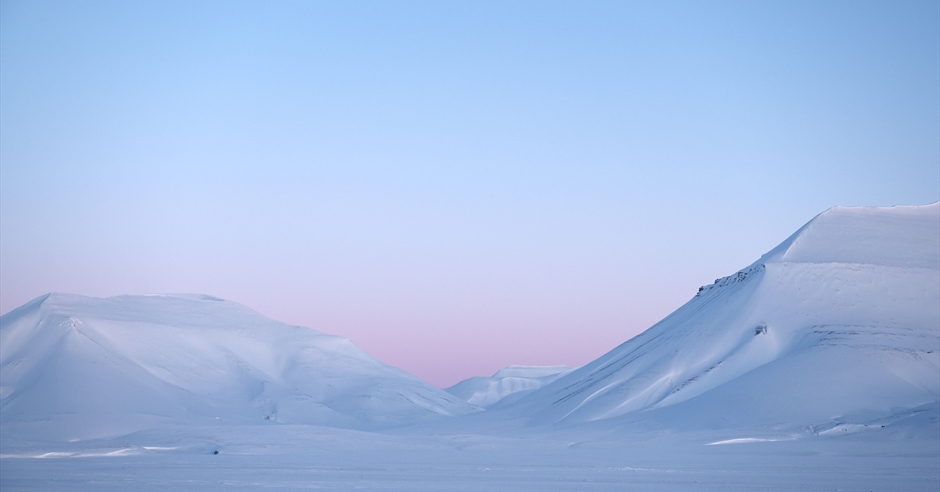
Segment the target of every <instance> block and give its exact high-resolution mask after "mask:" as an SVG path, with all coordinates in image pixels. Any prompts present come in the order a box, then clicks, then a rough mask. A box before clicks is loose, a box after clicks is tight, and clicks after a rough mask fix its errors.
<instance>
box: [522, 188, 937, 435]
mask: <svg viewBox="0 0 940 492" xmlns="http://www.w3.org/2000/svg"><path fill="white" fill-rule="evenodd" d="M938 400H940V203H934V204H931V205H926V206H916V207H891V208H865V207H859V208H843V207H837V208H833V209H830V210H828V211H826V212H824V213H822V214H820V215H819V216H817V217H816V218H814V219H813V220H812V221H810V222H809V223H808V224H806V225H805V226H804V227H803V228H801V229H800V230H799V231H797V232H796V233H795V234H793V236H791V237H790V238H788V239H787V240H786V241H784V242H783V243H782V244H781V245H780V246H778V247H776V248H774V249H773V250H772V251H770V252H769V253H767V254H766V255H764V256H763V257H761V258H760V259H759V260H758V261H757V262H755V263H754V264H752V265H751V266H749V267H747V268H745V269H743V270H741V271H739V272H737V273H736V274H734V275H731V276H729V277H725V278H722V279H719V280H716V281H715V283H714V284H712V285H708V286H705V287H702V288H701V289H700V290H699V292H698V294H697V295H696V296H695V297H694V298H693V299H692V300H690V301H689V302H688V303H686V304H685V305H683V306H682V307H680V308H679V309H678V310H676V311H675V312H674V313H672V314H671V315H669V316H668V317H666V318H665V319H664V320H662V321H661V322H659V323H658V324H656V325H654V326H653V327H651V328H650V329H649V330H647V331H646V332H644V333H642V334H640V335H638V336H637V337H635V338H633V339H631V340H629V341H627V342H626V343H624V344H622V345H620V346H619V347H617V348H615V349H614V350H612V351H610V352H609V353H607V354H606V355H604V356H602V357H600V358H599V359H597V360H595V361H593V362H591V363H589V364H587V365H585V366H583V367H581V368H579V369H577V370H574V371H572V372H570V373H568V374H566V375H564V376H563V377H561V378H559V379H558V380H557V381H555V382H553V383H551V384H549V385H546V386H545V387H543V388H541V389H538V390H536V391H534V392H532V393H531V394H528V395H526V396H524V397H523V398H521V399H520V400H519V401H518V402H516V403H515V404H514V405H512V406H511V408H509V409H507V411H511V412H513V413H515V414H516V415H517V416H523V417H524V418H526V419H528V420H529V422H530V423H532V424H551V423H584V422H592V421H610V422H625V421H628V420H633V421H636V420H644V421H646V422H660V423H666V424H668V425H669V426H673V427H679V428H693V429H703V428H725V427H739V426H755V425H757V426H776V427H777V428H786V427H794V426H796V427H800V426H802V427H803V428H808V427H809V428H814V429H828V428H832V427H833V426H836V425H841V424H840V423H845V422H850V421H851V422H875V421H877V420H878V419H886V418H892V416H894V417H896V418H902V417H903V416H905V415H910V414H911V413H917V412H918V411H921V410H924V411H929V412H933V413H936V412H937V408H938V407H937V402H938ZM932 418H933V419H934V420H936V416H933V417H932ZM610 419H613V420H610ZM934 425H936V422H934Z"/></svg>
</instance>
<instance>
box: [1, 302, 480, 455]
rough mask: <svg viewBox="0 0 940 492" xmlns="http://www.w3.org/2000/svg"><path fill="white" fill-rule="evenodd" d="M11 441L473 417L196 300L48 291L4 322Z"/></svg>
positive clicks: (355, 359) (241, 310)
mask: <svg viewBox="0 0 940 492" xmlns="http://www.w3.org/2000/svg"><path fill="white" fill-rule="evenodd" d="M0 410H2V411H0V418H2V420H0V423H2V425H3V427H4V429H3V430H4V433H5V434H6V435H7V436H10V435H14V434H18V433H25V435H28V436H30V437H35V438H40V437H41V438H51V439H85V438H91V437H102V436H115V435H122V434H126V433H128V432H132V431H135V430H139V429H144V428H152V427H159V426H161V425H166V424H180V423H185V424H209V425H211V424H213V423H234V424H251V423H258V424H270V423H273V422H284V423H305V424H320V425H329V426H337V427H348V428H366V429H368V428H377V427H383V426H393V425H401V424H407V423H413V422H418V421H422V420H426V419H429V418H434V417H437V416H452V415H460V414H464V413H468V412H472V411H474V410H475V408H474V407H473V406H471V405H469V404H467V403H466V402H464V401H462V400H460V399H458V398H456V397H454V396H452V395H450V394H448V393H445V392H444V391H441V390H439V389H437V388H434V387H432V386H430V385H428V384H426V383H424V382H423V381H421V380H419V379H418V378H416V377H414V376H412V375H410V374H408V373H406V372H404V371H401V370H399V369H396V368H394V367H391V366H388V365H386V364H383V363H381V362H379V361H377V360H376V359H374V358H372V357H371V356H369V355H368V354H366V353H365V352H363V351H362V350H360V349H359V348H358V347H356V346H355V345H353V344H352V343H351V342H350V341H349V340H347V339H344V338H340V337H336V336H331V335H325V334H322V333H319V332H317V331H314V330H311V329H309V328H304V327H299V326H289V325H285V324H283V323H279V322H276V321H273V320H271V319H268V318H265V317H264V316H262V315H260V314H258V313H256V312H255V311H252V310H251V309H248V308H246V307H245V306H242V305H240V304H236V303H233V302H228V301H223V300H221V299H216V298H213V297H209V296H201V295H167V296H163V295H161V296H120V297H112V298H107V299H96V298H89V297H82V296H76V295H65V294H49V295H46V296H43V297H40V298H38V299H35V300H33V301H32V302H30V303H28V304H26V305H24V306H22V307H20V308H18V309H16V310H14V311H12V312H10V313H8V314H6V315H4V316H3V317H2V318H0Z"/></svg>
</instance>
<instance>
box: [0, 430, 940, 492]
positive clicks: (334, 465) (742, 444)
mask: <svg viewBox="0 0 940 492" xmlns="http://www.w3.org/2000/svg"><path fill="white" fill-rule="evenodd" d="M916 429H919V430H915V428H912V427H905V426H904V425H903V424H897V423H896V424H894V425H891V426H888V427H885V428H880V427H879V428H878V429H877V430H875V429H871V430H869V431H865V432H855V433H846V434H845V435H828V436H816V435H811V434H803V435H798V436H786V439H779V438H780V437H781V436H776V438H774V437H773V436H766V435H765V436H762V439H763V440H758V441H753V440H748V439H755V438H754V437H753V436H748V435H741V434H735V433H721V432H718V433H715V432H686V433H681V434H673V433H644V432H632V433H629V434H620V435H617V436H611V435H609V434H606V435H605V434H595V433H584V432H577V433H565V432H548V433H539V434H538V435H524V434H517V433H516V434H512V435H508V436H493V435H487V434H446V435H429V434H427V433H421V432H416V431H415V430H412V431H409V432H408V433H402V432H399V433H397V434H395V435H391V434H385V433H376V432H358V431H351V430H343V429H336V428H325V427H317V426H296V425H275V426H273V427H261V426H247V427H234V426H220V427H218V428H210V429H205V428H202V429H192V428H185V429H163V430H161V431H160V432H159V433H138V434H134V435H131V436H127V437H125V438H122V439H117V440H107V441H102V442H97V443H96V442H83V443H72V444H60V445H57V446H56V447H40V448H34V447H31V446H29V445H22V446H17V449H11V450H8V453H7V454H6V455H5V456H4V457H0V467H2V470H3V473H2V474H0V489H2V490H4V491H20V490H22V491H33V490H95V491H101V490H104V491H108V490H114V491H118V490H138V491H148V490H152V491H161V492H162V491H175V490H179V491H185V490H200V491H213V490H263V489H269V488H270V489H275V490H400V491H507V492H510V491H512V492H524V491H533V492H535V491H586V490H590V491H622V490H649V491H685V490H696V491H699V490H700V491H715V492H718V491H753V490H766V491H788V492H789V491H793V490H812V491H815V490H818V491H833V490H843V491H862V490H864V491H889V490H896V491H932V490H938V487H940V477H938V471H940V463H938V461H937V459H938V450H937V443H938V439H940V435H938V434H936V433H933V434H923V433H922V432H923V427H920V426H918V427H916ZM729 440H737V441H738V442H739V443H738V444H725V445H709V443H713V442H716V441H729ZM216 450H218V451H219V454H218V455H215V454H213V452H214V451H216ZM11 455H12V456H11ZM14 456H15V457H14ZM29 456H31V457H29Z"/></svg>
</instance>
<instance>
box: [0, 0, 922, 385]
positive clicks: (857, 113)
mask: <svg viewBox="0 0 940 492" xmlns="http://www.w3.org/2000/svg"><path fill="white" fill-rule="evenodd" d="M938 5H940V4H938V2H936V1H925V2H916V1H905V2H893V1H892V2H857V1H850V2H815V1H814V2H795V1H783V2H697V1H695V2H691V1H690V2H649V3H646V2H581V1H579V2H567V3H554V2H543V1H537V2H519V1H514V2H503V1H498V2H426V3H421V2H330V3H326V2H322V3H320V2H246V3H239V2H233V1H221V2H206V1H202V2H190V1H185V2H172V1H159V2H156V1H154V2H130V1H123V0H122V1H115V2H97V1H67V2H42V1H23V2H19V1H6V0H4V1H3V2H2V10H0V22H2V25H0V311H2V312H4V313H5V312H8V311H10V310H11V309H13V308H15V307H17V306H19V305H21V304H23V303H24V302H26V301H28V300H30V299H32V298H34V297H36V296H39V295H41V294H44V293H46V292H50V291H59V292H71V293H77V294H85V295H91V296H111V295H118V294H141V293H152V292H200V293H206V294H211V295H215V296H219V297H223V298H226V299H230V300H234V301H238V302H241V303H243V304H246V305H248V306H250V307H252V308H254V309H256V310H258V311H260V312H261V313H263V314H265V315H267V316H270V317H272V318H275V319H278V320H281V321H285V322H289V323H294V324H300V325H304V326H310V327H312V328H315V329H318V330H321V331H324V332H327V333H332V334H338V335H342V336H346V337H349V338H351V339H352V340H353V341H354V342H355V343H356V344H358V345H359V346H360V347H362V348H363V349H365V350H366V351H368V352H370V353H371V354H373V355H375V356H376V357H378V358H379V359H381V360H383V361H385V362H388V363H390V364H392V365H395V366H398V367H401V368H403V369H405V370H408V371H410V372H413V373H414V374H416V375H418V376H419V377H421V378H424V379H425V380H427V381H429V382H431V383H433V384H436V385H439V386H447V385H450V384H453V383H455V382H457V381H458V380H461V379H463V378H466V377H470V376H475V375H489V374H491V373H493V372H495V371H496V370H497V369H499V368H500V367H503V366H505V365H509V364H546V365H547V364H567V365H572V366H574V365H580V364H583V363H586V362H588V361H590V360H592V359H594V358H596V357H598V356H600V355H602V354H603V353H604V352H606V351H608V350H610V349H611V348H613V347H614V346H616V345H618V344H620V343H621V342H623V341H625V340H627V339H629V338H630V337H632V336H634V335H636V334H637V333H639V332H641V331H643V330H644V329H646V328H648V327H649V326H650V325H652V324H653V323H655V322H656V321H658V320H659V319H661V318H663V317H664V316H666V315H667V314H669V313H670V312H671V311H673V310H674V309H675V308H677V307H678V306H680V305H681V304H682V303H684V302H685V301H687V300H688V299H689V298H691V297H692V296H693V295H694V294H695V292H696V290H697V289H698V287H699V286H700V285H703V284H706V283H711V282H712V281H714V279H715V278H718V277H721V276H725V275H730V274H732V273H734V272H735V271H736V270H738V269H740V268H743V267H745V266H747V265H748V264H750V263H751V262H752V261H754V260H756V259H757V258H758V257H759V256H760V255H761V254H763V253H765V252H766V251H768V250H770V249H771V248H773V247H774V246H776V245H777V244H778V243H779V242H781V241H782V240H784V239H785V238H786V237H787V236H789V235H790V234H791V233H792V232H794V231H795V230H796V229H797V228H799V227H800V226H801V225H803V224H804V223H805V222H806V221H808V220H810V219H811V218H812V217H813V216H814V215H816V214H817V213H819V212H822V211H823V210H825V209H826V208H828V207H831V206H833V205H894V204H924V203H929V202H933V201H936V200H938V198H940V6H938Z"/></svg>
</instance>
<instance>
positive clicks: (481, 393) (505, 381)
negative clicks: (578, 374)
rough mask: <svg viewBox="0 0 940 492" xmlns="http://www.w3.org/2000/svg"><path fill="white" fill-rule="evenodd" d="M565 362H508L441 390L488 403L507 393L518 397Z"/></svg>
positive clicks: (560, 369) (475, 402) (549, 378)
mask: <svg viewBox="0 0 940 492" xmlns="http://www.w3.org/2000/svg"><path fill="white" fill-rule="evenodd" d="M570 370H571V368H570V367H568V366H509V367H504V368H503V369H500V370H499V371H496V374H493V376H492V377H488V378H487V377H474V378H469V379H465V380H463V381H461V382H459V383H457V384H455V385H453V386H451V387H450V388H447V389H445V390H444V391H446V392H448V393H450V394H452V395H454V396H457V397H458V398H460V399H462V400H464V401H467V402H469V403H471V404H473V405H478V406H481V407H484V408H486V407H491V406H493V405H495V404H496V403H498V402H500V401H504V399H505V398H506V397H507V396H509V395H514V397H520V396H522V394H524V393H530V392H532V391H534V390H537V389H539V388H541V387H542V386H545V385H546V384H548V383H551V382H552V381H554V380H556V379H558V378H559V377H561V376H562V374H564V373H566V372H568V371H570Z"/></svg>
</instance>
